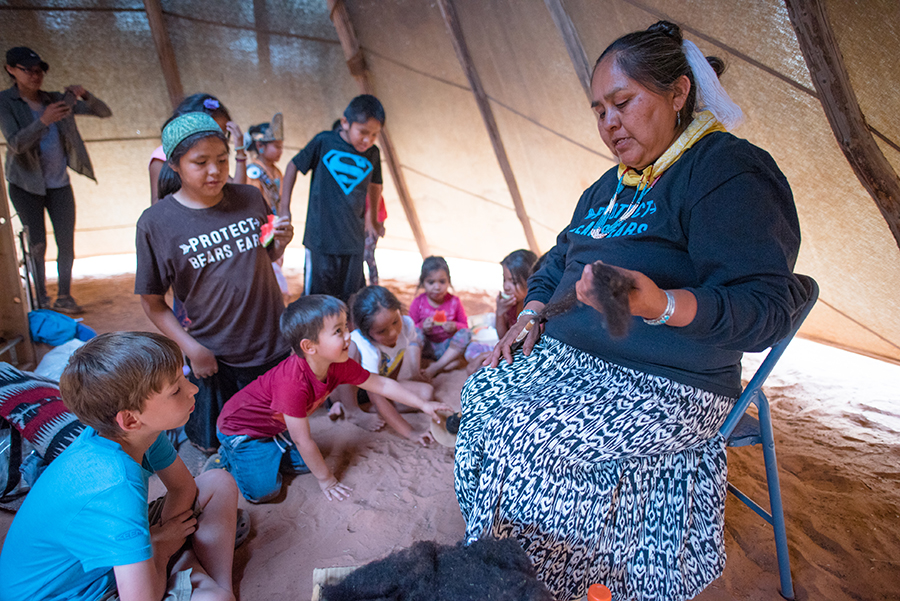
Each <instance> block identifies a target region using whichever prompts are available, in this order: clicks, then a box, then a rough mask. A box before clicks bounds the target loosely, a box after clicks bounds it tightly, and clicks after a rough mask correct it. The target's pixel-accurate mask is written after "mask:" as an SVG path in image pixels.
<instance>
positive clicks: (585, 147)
mask: <svg viewBox="0 0 900 601" xmlns="http://www.w3.org/2000/svg"><path fill="white" fill-rule="evenodd" d="M364 49H365V51H366V53H368V54H371V55H373V56H377V57H378V58H380V59H382V60H385V61H387V62H389V63H391V64H394V65H396V66H398V67H401V68H403V69H406V70H407V71H411V72H412V73H416V74H417V75H421V76H422V77H427V78H428V79H431V80H434V81H437V82H440V83H443V84H446V85H448V86H452V87H454V88H458V89H460V90H465V91H467V92H471V91H472V88H470V87H469V86H464V85H460V84H458V83H456V82H453V81H450V80H447V79H443V78H441V77H437V76H436V75H432V74H430V73H425V72H424V71H420V70H419V69H416V68H415V67H411V66H409V65H407V64H405V63H401V62H400V61H398V60H396V59H393V58H390V57H388V56H385V55H383V54H380V53H379V52H376V51H375V50H371V49H369V48H364ZM487 98H488V100H490V101H491V102H493V103H495V104H496V105H497V106H501V107H503V108H505V109H506V110H508V111H510V112H511V113H514V114H516V115H518V116H519V117H522V118H523V119H525V120H526V121H529V122H530V123H533V124H534V125H537V126H538V127H540V128H541V129H545V130H547V131H549V132H550V133H552V134H554V135H556V136H559V137H560V138H562V139H563V140H565V141H566V142H569V143H571V144H574V145H575V146H578V147H579V148H581V149H583V150H586V151H588V152H590V153H591V154H595V155H597V156H599V157H603V158H604V159H607V160H609V161H612V162H614V163H616V162H618V161H617V160H616V159H613V158H611V157H608V156H606V155H605V154H603V153H602V152H599V151H597V150H594V149H593V148H591V147H590V146H585V145H584V144H582V143H581V142H578V141H576V140H573V139H572V138H570V137H568V136H566V135H565V134H562V133H560V132H558V131H556V130H555V129H553V128H551V127H548V126H546V125H544V124H543V123H541V122H539V121H537V120H536V119H534V118H533V117H529V116H528V115H526V114H524V113H522V112H520V111H518V110H516V109H514V108H513V107H511V106H509V105H508V104H506V103H504V102H502V101H500V100H498V99H497V98H495V97H493V96H491V95H487Z"/></svg>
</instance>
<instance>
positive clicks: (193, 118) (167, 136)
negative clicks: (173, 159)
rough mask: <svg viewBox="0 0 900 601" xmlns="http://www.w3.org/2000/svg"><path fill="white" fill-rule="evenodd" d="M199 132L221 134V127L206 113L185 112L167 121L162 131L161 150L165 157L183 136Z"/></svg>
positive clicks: (182, 139) (170, 154)
mask: <svg viewBox="0 0 900 601" xmlns="http://www.w3.org/2000/svg"><path fill="white" fill-rule="evenodd" d="M201 132H209V133H216V134H221V133H222V129H221V128H220V127H219V124H218V123H216V121H215V119H213V118H212V117H210V116H209V115H207V114H206V113H185V114H184V115H181V116H180V117H176V118H175V119H172V120H171V121H169V123H168V125H166V126H165V127H164V128H163V131H162V145H163V152H165V153H166V157H170V156H172V151H174V150H175V149H176V148H177V147H178V145H179V144H181V143H182V142H183V141H184V139H185V138H187V137H188V136H192V135H194V134H198V133H201Z"/></svg>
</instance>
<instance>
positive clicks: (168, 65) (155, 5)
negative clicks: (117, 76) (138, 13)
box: [144, 0, 184, 109]
mask: <svg viewBox="0 0 900 601" xmlns="http://www.w3.org/2000/svg"><path fill="white" fill-rule="evenodd" d="M144 9H145V10H146V11H147V21H148V22H149V23H150V33H151V34H152V35H153V43H154V44H155V45H156V54H157V55H159V66H160V67H162V72H163V78H164V79H165V80H166V89H167V90H168V91H169V102H171V103H172V108H173V109H174V108H176V107H177V106H178V104H179V103H180V102H181V101H182V100H183V99H184V88H183V87H182V85H181V75H179V73H178V62H177V61H176V60H175V50H174V48H172V40H170V39H169V31H168V30H167V29H166V21H165V19H164V17H163V12H162V5H161V4H160V0H144Z"/></svg>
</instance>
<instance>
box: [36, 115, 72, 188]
mask: <svg viewBox="0 0 900 601" xmlns="http://www.w3.org/2000/svg"><path fill="white" fill-rule="evenodd" d="M43 113H44V111H43V110H40V111H36V110H34V109H32V110H31V114H32V115H34V118H35V120H37V119H40V118H41V115H42V114H43ZM67 166H68V159H66V151H65V149H64V148H63V143H62V136H61V135H60V133H59V127H58V125H57V124H56V123H51V124H50V125H49V126H48V127H47V133H45V134H44V135H43V137H41V172H42V173H43V174H44V185H45V186H46V187H47V188H65V187H66V186H68V185H69V173H68V172H67V171H66V167H67Z"/></svg>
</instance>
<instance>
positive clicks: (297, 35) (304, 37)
mask: <svg viewBox="0 0 900 601" xmlns="http://www.w3.org/2000/svg"><path fill="white" fill-rule="evenodd" d="M162 12H163V14H164V15H166V16H167V17H174V18H176V19H184V20H185V21H193V22H195V23H203V24H204V25H214V26H217V27H226V28H228V29H241V30H244V31H253V32H256V33H265V34H268V35H277V36H282V37H286V38H295V39H298V40H306V41H309V42H319V43H322V44H334V45H338V46H339V45H340V43H341V42H340V40H332V39H329V38H319V37H316V36H311V35H303V34H301V33H291V32H288V31H272V30H271V29H259V28H256V27H253V26H251V25H233V24H231V23H220V22H219V21H210V20H208V19H201V18H199V17H191V16H188V15H179V14H178V13H173V12H170V11H167V10H164V11H162Z"/></svg>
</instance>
